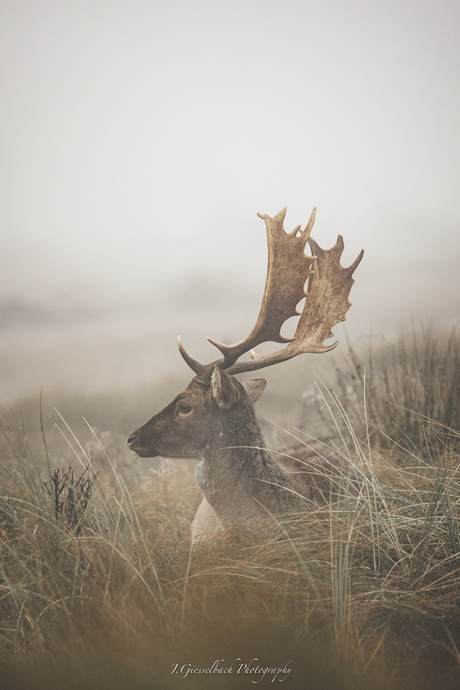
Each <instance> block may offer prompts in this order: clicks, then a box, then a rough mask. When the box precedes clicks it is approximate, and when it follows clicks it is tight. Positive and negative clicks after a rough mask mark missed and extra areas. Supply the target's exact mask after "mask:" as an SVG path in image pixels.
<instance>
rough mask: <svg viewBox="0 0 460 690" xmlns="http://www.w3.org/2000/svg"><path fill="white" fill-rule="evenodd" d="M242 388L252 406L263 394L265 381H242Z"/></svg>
mask: <svg viewBox="0 0 460 690" xmlns="http://www.w3.org/2000/svg"><path fill="white" fill-rule="evenodd" d="M242 384H243V388H244V389H245V391H246V393H247V394H248V395H249V397H250V399H251V402H252V403H253V405H255V403H256V402H257V401H258V400H259V398H260V396H261V395H262V393H263V392H264V390H265V388H266V386H267V381H266V380H265V379H252V380H251V381H243V382H242Z"/></svg>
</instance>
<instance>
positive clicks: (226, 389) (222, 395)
mask: <svg viewBox="0 0 460 690" xmlns="http://www.w3.org/2000/svg"><path fill="white" fill-rule="evenodd" d="M211 390H212V397H213V398H214V400H215V401H216V403H217V404H218V405H219V407H220V409H221V410H228V409H230V407H232V405H234V404H235V403H236V402H237V401H238V399H239V397H240V396H239V393H238V390H237V388H236V386H234V385H233V383H232V380H231V378H230V376H228V374H226V373H225V371H222V369H221V368H220V367H218V366H217V364H216V366H215V367H214V370H213V372H212V376H211Z"/></svg>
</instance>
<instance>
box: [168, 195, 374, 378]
mask: <svg viewBox="0 0 460 690" xmlns="http://www.w3.org/2000/svg"><path fill="white" fill-rule="evenodd" d="M286 210H287V209H286V208H284V209H283V210H282V211H280V212H279V213H278V215H276V216H275V217H274V218H271V217H270V216H267V215H263V214H260V213H259V214H258V216H259V217H260V218H262V219H263V220H264V221H265V225H266V228H267V243H268V269H267V279H266V282H265V290H264V296H263V299H262V306H261V308H260V312H259V316H258V317H257V321H256V324H255V326H254V328H253V329H252V331H251V333H250V334H249V335H248V336H247V338H245V339H244V340H241V341H240V342H239V343H235V344H234V345H223V344H222V343H218V342H216V341H215V340H212V338H208V340H209V342H210V343H212V344H213V345H215V346H216V347H217V348H218V349H219V350H220V351H221V352H222V354H223V359H220V360H217V361H216V362H213V363H212V365H215V364H218V365H219V367H220V368H221V369H225V370H226V372H227V373H228V374H240V373H242V372H246V371H255V370H257V369H262V368H264V367H268V366H271V365H273V364H278V362H284V361H285V360H287V359H291V358H292V357H296V356H297V355H300V354H302V353H314V352H329V350H333V349H334V348H335V347H336V346H337V342H335V343H334V344H332V345H323V342H324V340H327V339H328V338H331V337H332V336H333V333H332V330H331V329H332V327H333V326H335V325H336V324H337V323H338V322H339V321H344V320H345V315H346V313H347V311H348V309H349V308H350V306H351V304H350V302H349V301H348V296H349V294H350V290H351V287H352V285H353V283H354V280H353V278H352V275H353V272H354V271H355V269H356V267H357V266H358V264H359V262H360V261H361V259H362V258H363V254H364V251H361V253H360V254H359V256H358V257H357V259H356V260H355V261H354V262H353V263H352V265H351V266H350V267H349V268H343V267H342V266H341V265H340V257H341V256H342V252H343V247H344V244H343V239H342V237H341V236H340V235H339V237H338V239H337V242H336V244H335V246H334V247H332V249H329V250H325V249H321V247H320V246H319V245H318V244H317V243H316V242H315V241H314V240H313V239H311V238H310V233H311V230H312V228H313V224H314V222H315V216H316V208H314V209H313V212H312V214H311V217H310V220H309V221H308V225H307V226H306V228H305V230H303V231H302V230H301V228H300V225H299V226H297V227H296V228H295V229H294V230H293V231H292V232H291V233H289V234H287V233H286V232H285V231H284V227H283V221H284V217H285V215H286ZM307 241H308V244H309V245H310V249H311V250H312V252H313V254H314V255H313V256H306V254H305V252H304V250H305V246H306V244H307ZM307 281H308V282H307ZM305 284H307V290H306V291H305ZM304 297H305V304H304V307H303V310H302V313H301V314H300V319H299V322H298V324H297V329H296V332H295V334H294V337H293V338H285V337H284V336H282V335H281V327H282V326H283V324H284V323H285V321H286V320H287V319H289V318H290V317H291V316H295V315H299V312H298V311H297V305H298V303H299V302H300V301H301V300H302V299H303V298H304ZM269 341H273V342H277V343H288V344H287V345H286V346H285V347H283V348H282V349H281V350H278V351H276V352H273V353H270V354H268V355H262V356H260V357H257V356H255V357H254V358H253V359H251V360H249V361H244V362H238V361H237V360H238V359H239V358H240V357H241V356H242V355H244V354H245V353H247V352H250V351H251V350H252V349H253V348H255V347H257V346H258V345H260V344H261V343H264V342H269ZM179 350H180V353H181V355H182V357H183V358H184V359H185V361H186V362H187V364H188V365H189V367H190V368H191V369H193V371H194V372H195V373H196V374H197V375H198V376H202V375H203V374H204V373H205V372H206V371H208V370H209V368H210V367H211V365H210V364H207V365H204V364H200V363H199V362H196V361H195V360H194V359H192V358H191V357H190V356H189V355H188V354H187V352H186V351H185V349H184V347H183V345H182V343H181V341H180V338H179Z"/></svg>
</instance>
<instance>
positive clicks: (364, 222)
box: [0, 0, 460, 319]
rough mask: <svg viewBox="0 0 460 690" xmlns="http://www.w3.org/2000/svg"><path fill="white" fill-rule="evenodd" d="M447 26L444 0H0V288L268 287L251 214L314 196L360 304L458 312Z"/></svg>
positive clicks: (449, 3) (323, 230)
mask: <svg viewBox="0 0 460 690" xmlns="http://www.w3.org/2000/svg"><path fill="white" fill-rule="evenodd" d="M459 28H460V3H458V1H457V0H433V1H427V0H379V1H376V0H351V1H344V0H307V1H303V2H302V1H301V0H283V1H282V2H281V1H280V0H278V1H274V0H243V1H241V0H188V1H186V0H168V1H164V0H161V1H160V0H78V2H77V1H75V0H39V1H37V0H0V32H1V46H0V51H1V52H0V69H1V73H0V79H1V83H0V85H1V94H2V96H1V113H0V145H1V156H0V170H1V195H2V197H1V209H0V227H1V236H2V242H1V255H0V270H1V276H2V277H1V281H0V288H1V290H2V294H3V298H8V297H10V296H12V295H15V294H20V295H22V296H26V297H36V296H37V295H42V294H43V295H45V296H49V295H51V296H53V295H54V296H59V295H61V296H62V295H64V296H65V295H71V294H72V293H80V292H81V293H83V292H85V290H88V291H89V294H93V295H94V296H95V298H96V297H97V296H98V295H113V297H114V300H115V301H116V300H117V299H123V298H124V297H126V298H129V299H142V297H143V296H145V295H149V294H155V293H156V292H158V291H159V290H160V291H161V289H163V288H164V286H168V285H170V284H174V283H175V284H176V285H178V286H180V285H183V284H187V280H189V279H190V280H193V279H195V280H196V279H197V277H198V279H199V278H200V277H201V276H208V277H209V280H210V281H211V284H212V281H216V283H217V282H219V283H221V286H222V285H223V286H225V284H228V285H231V284H232V282H234V281H238V280H241V281H245V282H247V283H248V284H253V283H254V284H256V283H257V284H258V283H259V282H262V283H263V278H264V272H265V263H266V249H265V233H264V224H263V222H262V221H261V220H260V219H258V218H257V216H256V213H257V212H258V211H260V212H263V213H268V214H270V215H275V214H276V213H277V212H278V211H280V209H281V208H283V207H284V206H287V207H288V214H287V218H286V229H287V230H292V229H293V228H294V227H295V226H296V225H298V224H302V225H305V224H306V223H307V221H308V218H309V215H310V212H311V209H312V208H313V206H317V207H318V215H317V221H316V226H315V230H316V231H315V232H314V233H313V234H314V236H315V238H316V239H317V241H318V242H319V243H320V244H321V245H322V246H325V247H327V246H331V245H332V244H333V243H334V242H335V238H336V235H337V234H338V233H339V232H340V233H341V234H343V235H344V237H345V244H346V253H345V257H344V263H346V264H348V263H351V261H352V260H353V259H354V258H355V256H356V255H357V254H358V252H359V251H360V250H361V248H364V249H365V251H366V255H365V259H364V262H363V264H362V267H360V268H359V269H358V271H359V273H358V272H357V275H356V278H357V281H358V280H359V281H360V283H359V285H358V282H357V285H356V286H355V288H354V293H353V297H354V299H352V301H353V302H354V304H358V305H361V310H362V313H365V314H366V315H367V318H369V319H370V318H371V317H370V315H371V314H372V313H375V312H376V310H377V312H378V309H379V308H380V307H379V305H380V306H381V308H382V310H387V311H388V309H389V308H390V307H391V306H392V304H393V305H394V308H397V309H398V310H402V312H401V313H402V314H403V318H406V314H407V317H409V315H410V314H413V313H414V310H415V311H417V308H416V305H417V304H421V303H423V304H424V305H426V309H427V310H428V312H433V313H435V314H436V313H439V312H440V311H442V309H445V310H447V311H448V312H449V313H448V317H449V318H450V319H455V318H456V315H457V309H458V307H459V297H458V294H459V289H458V288H459V286H460V285H459V284H460V281H459V279H458V269H457V266H458V261H459V259H460V244H459V240H458V233H459V230H460V223H459V221H460V193H459V180H460V175H459V172H460V170H459V169H460V137H459V133H460V126H459V123H460V96H459V86H460V35H459ZM446 292H447V293H448V294H449V299H448V300H447V301H446V299H445V295H446ZM186 297H187V295H186V294H185V295H184V298H185V299H186ZM379 300H380V301H379ZM390 302H391V304H390Z"/></svg>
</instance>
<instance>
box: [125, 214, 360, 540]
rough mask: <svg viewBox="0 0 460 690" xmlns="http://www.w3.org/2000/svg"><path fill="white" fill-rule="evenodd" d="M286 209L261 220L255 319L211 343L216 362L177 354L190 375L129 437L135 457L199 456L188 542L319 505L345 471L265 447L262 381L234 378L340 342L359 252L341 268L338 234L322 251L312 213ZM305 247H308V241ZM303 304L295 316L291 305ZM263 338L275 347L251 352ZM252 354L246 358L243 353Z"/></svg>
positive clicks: (323, 459)
mask: <svg viewBox="0 0 460 690" xmlns="http://www.w3.org/2000/svg"><path fill="white" fill-rule="evenodd" d="M286 211H287V208H284V209H283V210H282V211H280V212H279V213H278V214H277V215H276V216H274V217H271V216H268V215H266V214H261V213H258V214H257V215H258V216H259V217H260V218H261V219H262V220H264V221H265V227H266V232H267V246H268V268H267V277H266V282H265V289H264V293H263V298H262V305H261V307H260V311H259V315H258V318H257V320H256V323H255V326H254V327H253V329H252V331H251V332H250V334H249V335H248V336H247V337H246V338H244V339H243V340H241V341H239V342H237V343H234V344H233V345H225V344H223V343H220V342H218V341H216V340H213V339H212V338H208V341H209V342H210V343H211V344H212V345H213V346H215V347H216V348H217V349H218V350H219V351H220V353H221V355H222V356H221V358H219V359H217V360H215V361H213V362H211V363H209V364H201V363H200V362H198V361H196V360H195V359H193V358H192V357H191V356H190V355H189V354H188V353H187V352H186V350H185V348H184V346H183V344H182V341H181V338H180V336H179V338H178V346H179V351H180V354H181V356H182V358H183V359H184V360H185V362H186V364H187V365H188V366H189V367H190V369H192V371H193V372H194V377H193V379H192V380H191V382H190V384H189V385H188V386H187V388H186V389H185V390H184V391H182V392H181V393H179V395H178V396H177V397H176V398H175V399H174V400H173V401H172V402H171V403H170V404H169V405H167V406H166V407H165V408H164V409H163V410H162V411H161V412H159V413H158V414H156V415H154V416H153V417H152V418H151V419H150V420H149V421H148V422H147V423H146V424H144V425H143V426H141V427H139V428H138V429H137V430H136V431H134V432H133V433H132V434H131V435H130V436H129V438H128V440H127V443H128V447H129V448H130V450H132V451H134V452H135V453H136V454H137V455H138V456H139V457H142V458H153V457H166V458H174V459H181V458H182V459H185V458H192V459H196V460H198V461H199V462H198V464H197V465H196V468H195V479H196V483H197V485H198V487H199V489H200V491H201V496H202V498H201V503H200V505H199V508H198V510H197V512H196V515H195V518H194V520H193V523H192V544H196V543H200V542H202V541H206V540H209V539H212V538H215V537H217V536H218V535H219V533H222V532H224V533H228V532H229V531H231V530H232V529H233V528H237V529H238V528H245V529H248V530H249V531H251V530H257V528H258V527H260V526H261V525H264V524H267V520H270V518H273V517H274V516H276V514H278V513H280V512H283V511H288V510H289V509H291V508H292V507H295V506H299V504H303V505H306V504H310V503H312V504H325V503H327V502H329V501H332V500H333V498H334V497H337V495H338V491H339V487H340V485H341V484H342V480H343V479H344V478H346V476H347V471H348V470H347V468H346V467H345V466H344V465H343V464H342V462H341V461H339V460H337V459H335V458H331V457H328V456H326V455H324V454H322V453H319V452H317V451H314V450H313V449H311V448H308V447H304V448H303V449H302V450H301V451H298V452H294V453H292V454H286V453H280V452H277V451H272V450H268V449H267V448H266V446H265V443H264V439H263V436H262V432H261V429H260V427H259V424H258V422H257V419H256V415H255V409H254V405H255V403H256V402H257V401H258V400H259V398H260V397H261V395H262V393H263V392H264V389H265V387H266V385H267V381H266V380H265V379H263V378H256V379H251V380H244V381H240V380H238V379H237V378H236V376H238V375H239V374H243V373H247V372H253V371H258V370H259V369H263V368H265V367H269V366H273V365H275V364H279V363H281V362H284V361H287V360H289V359H291V358H293V357H297V356H298V355H300V354H306V353H310V354H311V353H315V354H321V353H326V352H330V351H331V350H333V349H334V348H336V347H337V345H338V341H336V342H334V343H332V344H325V343H324V341H326V340H329V339H330V338H332V337H333V333H332V330H331V329H332V328H333V327H334V326H335V325H336V324H337V323H338V322H340V321H344V320H345V316H346V312H347V311H348V309H349V308H350V306H351V304H350V302H349V301H348V297H349V294H350V290H351V287H352V285H353V283H354V279H353V277H352V276H353V273H354V271H355V269H356V268H357V266H358V265H359V263H360V262H361V260H362V257H363V254H364V251H361V252H360V254H359V255H358V257H357V258H356V260H355V261H354V262H353V263H352V264H351V266H349V267H348V268H344V267H342V266H341V264H340V258H341V255H342V253H343V249H344V242H343V238H342V236H341V235H339V236H338V238H337V242H336V244H335V245H334V246H333V247H332V248H331V249H329V250H324V249H322V248H321V247H320V246H319V245H318V244H317V243H316V242H315V240H314V239H313V238H312V237H311V236H310V234H311V231H312V228H313V224H314V222H315V217H316V208H314V209H313V211H312V214H311V216H310V220H309V222H308V224H307V225H306V227H305V229H304V230H302V229H301V226H300V225H298V226H297V227H296V228H295V229H294V230H293V231H292V232H290V233H287V232H286V231H285V230H284V218H285V215H286ZM307 242H308V245H309V248H310V250H311V252H312V255H311V256H308V255H307V254H306V253H305V249H306V245H307ZM302 300H304V305H303V308H302V310H301V312H299V311H298V310H297V307H298V305H299V303H300V302H301V301H302ZM292 316H298V317H300V318H299V319H298V323H297V327H296V330H295V333H294V336H293V337H285V336H283V335H282V334H281V328H282V326H283V325H284V324H285V322H286V321H287V320H288V319H289V318H290V317H292ZM266 342H274V343H279V344H281V345H282V347H281V348H280V349H278V350H276V351H275V352H271V353H269V354H262V355H257V354H256V352H255V348H256V347H258V346H259V345H261V344H262V343H266ZM248 354H249V357H250V358H249V359H247V358H244V359H243V360H242V359H241V358H242V357H243V356H244V355H248Z"/></svg>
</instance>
